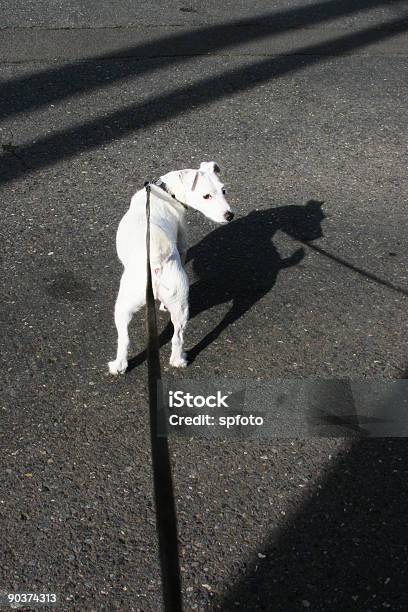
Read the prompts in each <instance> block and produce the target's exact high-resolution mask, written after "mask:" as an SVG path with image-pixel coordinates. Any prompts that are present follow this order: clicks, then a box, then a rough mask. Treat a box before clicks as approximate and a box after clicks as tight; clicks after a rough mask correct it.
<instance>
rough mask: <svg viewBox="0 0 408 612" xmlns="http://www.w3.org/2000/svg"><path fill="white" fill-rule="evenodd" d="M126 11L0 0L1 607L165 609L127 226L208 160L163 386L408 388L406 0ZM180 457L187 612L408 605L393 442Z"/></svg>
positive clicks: (402, 496)
mask: <svg viewBox="0 0 408 612" xmlns="http://www.w3.org/2000/svg"><path fill="white" fill-rule="evenodd" d="M117 4H118V6H116V3H112V2H106V1H103V2H95V1H94V0H92V1H90V2H87V3H84V2H80V1H79V0H76V1H75V2H69V3H62V2H51V0H49V1H42V2H26V1H24V2H22V1H18V2H16V1H13V2H10V1H5V0H2V1H0V14H1V15H2V23H1V28H2V31H1V35H2V36H1V42H0V51H1V54H2V55H1V57H2V62H1V65H0V77H1V82H0V84H1V91H2V94H1V97H0V119H1V124H0V136H1V145H2V152H1V166H0V188H1V206H2V214H1V220H2V229H1V256H2V257H1V259H2V283H1V294H2V295H1V297H2V299H1V319H0V321H1V338H2V342H1V345H2V346H1V349H2V350H1V360H2V366H1V368H2V369H1V403H0V407H1V426H0V427H1V432H0V433H1V442H0V444H1V446H0V449H1V452H0V462H1V469H0V479H1V488H0V520H1V533H2V535H1V538H0V549H1V562H0V592H14V591H19V592H23V591H30V592H37V593H38V592H56V593H57V594H58V596H59V603H58V606H57V609H58V610H81V611H82V610H107V611H112V610H125V611H127V610H129V611H131V610H143V611H148V612H157V611H158V610H160V609H162V603H161V588H160V573H159V567H158V558H157V544H156V532H155V515H154V507H153V500H152V475H151V466H150V447H149V435H148V420H147V414H148V409H147V378H146V363H145V355H144V352H143V351H144V348H145V341H146V339H145V335H144V323H143V314H142V313H139V314H138V315H137V316H136V317H135V319H134V322H133V324H132V349H131V355H132V358H133V359H132V361H131V369H130V371H129V372H128V373H127V374H126V375H125V376H123V377H120V378H117V379H114V378H110V377H108V376H107V361H108V360H110V359H112V358H113V357H114V353H115V341H116V336H115V329H114V324H113V317H112V313H113V305H114V300H115V297H116V291H117V288H118V281H119V277H120V272H121V267H120V264H119V262H118V261H117V259H116V254H115V244H114V243H115V232H116V228H117V224H118V222H119V220H120V218H121V217H122V215H123V214H124V212H125V211H126V209H127V207H128V204H129V200H130V197H131V195H132V194H133V193H134V191H136V190H137V189H139V188H140V187H141V186H142V185H143V182H144V181H145V180H146V179H148V178H150V177H152V176H158V175H160V174H163V173H165V172H167V171H169V170H172V169H177V168H185V167H197V166H198V165H199V163H200V162H201V161H204V160H212V159H215V160H216V161H217V162H218V164H219V165H220V166H221V169H222V176H223V180H224V181H225V184H226V187H227V189H228V193H229V199H230V202H231V205H232V207H233V209H234V211H235V213H236V220H235V221H234V222H233V223H231V224H229V225H228V226H223V227H216V226H214V225H213V224H211V223H210V222H209V221H207V220H206V219H204V218H203V217H200V216H199V215H198V214H197V213H194V212H191V213H190V214H189V217H188V228H189V234H190V243H191V246H192V248H191V251H190V254H189V263H188V270H189V275H190V278H191V285H192V289H191V310H192V319H191V321H190V323H189V327H188V332H187V348H188V349H189V353H190V361H191V364H190V365H189V367H188V368H187V369H186V370H183V371H177V370H173V369H171V368H169V366H168V358H169V343H168V339H169V328H168V320H167V316H166V314H165V313H161V314H160V317H159V319H160V328H161V329H162V330H164V332H163V336H162V341H163V347H162V351H161V355H162V371H163V377H164V378H165V379H166V380H167V381H173V382H174V383H175V384H176V383H177V381H182V380H184V379H189V380H195V381H200V380H203V381H208V380H209V379H210V380H211V379H216V378H218V379H225V380H228V379H234V380H239V379H241V378H242V379H252V380H256V381H263V380H265V381H267V380H270V379H274V378H278V377H284V378H290V379H304V378H323V379H327V378H353V379H369V380H370V379H373V380H374V379H376V380H381V379H387V380H392V379H398V378H406V377H407V367H408V354H407V306H408V299H407V296H408V265H407V263H408V260H407V102H408V100H407V97H408V96H407V93H408V91H407V90H408V79H407V63H408V60H407V51H408V45H407V43H408V37H407V34H406V32H407V31H408V3H407V2H406V1H399V2H397V1H395V2H390V1H388V2H385V1H373V2H368V1H363V0H353V2H351V1H341V0H327V1H326V2H318V3H313V2H299V3H295V2H288V1H287V0H286V1H277V2H274V3H268V2H265V1H264V0H257V1H256V2H252V3H243V2H227V3H223V4H220V3H219V2H217V3H216V2H212V1H211V2H207V3H205V4H204V5H203V4H202V3H198V2H196V1H193V0H191V1H189V2H177V3H175V4H174V5H173V6H169V3H166V2H152V3H148V4H146V3H141V2H129V1H128V2H122V3H117ZM119 4H120V6H119ZM386 407H387V399H386V398H385V400H384V410H386ZM170 446H171V455H172V460H173V470H174V483H175V489H176V503H177V512H178V520H179V538H180V555H181V570H182V579H183V597H184V604H185V609H186V610H245V611H255V610H268V611H271V612H275V611H282V612H291V611H297V610H304V609H308V608H309V609H310V610H318V611H325V612H326V611H332V610H333V611H339V610H352V611H356V612H357V611H358V612H359V611H364V612H369V611H374V610H384V609H389V610H401V611H402V610H404V611H406V610H407V609H408V592H407V583H408V580H407V578H408V576H407V574H408V572H407V555H408V541H407V518H406V517H407V515H408V497H407V493H408V491H407V482H408V479H407V462H408V445H407V443H406V440H405V439H404V438H402V439H392V438H389V439H372V440H370V439H366V440H360V439H346V438H318V437H317V438H312V439H297V438H294V439H271V440H258V441H256V440H253V439H251V440H247V441H245V440H242V439H234V438H231V437H229V438H228V440H225V441H224V440H222V439H214V440H203V439H199V438H192V439H190V438H171V441H170ZM26 609H34V608H26Z"/></svg>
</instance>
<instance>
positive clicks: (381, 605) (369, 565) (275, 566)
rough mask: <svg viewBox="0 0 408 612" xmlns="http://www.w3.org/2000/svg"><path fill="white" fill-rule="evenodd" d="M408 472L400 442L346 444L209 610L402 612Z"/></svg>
mask: <svg viewBox="0 0 408 612" xmlns="http://www.w3.org/2000/svg"><path fill="white" fill-rule="evenodd" d="M392 400H393V398H392V397H390V398H389V401H387V398H385V399H384V401H383V403H382V408H381V410H380V412H379V414H378V415H377V416H378V418H380V419H382V418H385V419H387V418H388V417H390V416H392V415H390V414H389V406H390V405H391V404H392ZM327 408H330V407H328V406H325V405H322V409H323V410H326V409H327ZM407 465H408V444H407V440H406V439H405V438H398V439H396V438H383V439H381V438H377V439H371V440H370V439H360V440H359V441H355V442H353V443H352V445H351V447H350V449H348V450H344V451H342V452H341V454H340V455H339V457H338V458H337V460H336V461H335V462H334V466H333V467H332V468H330V469H329V470H328V473H327V474H326V476H325V478H324V479H322V480H321V481H320V482H319V485H320V486H319V488H316V487H314V488H313V490H312V491H311V492H310V494H307V493H306V494H305V498H304V506H303V507H302V508H301V509H300V510H299V511H298V512H297V513H296V514H295V515H294V516H293V517H291V518H290V519H289V520H288V524H287V525H286V526H285V527H283V528H282V530H281V531H280V532H278V533H276V535H275V536H274V537H270V536H269V534H265V536H266V539H265V543H264V545H263V546H262V548H261V549H260V552H261V553H262V554H263V555H265V556H264V557H262V559H259V558H258V559H256V560H254V561H252V562H251V563H250V567H249V568H248V571H247V572H246V573H245V575H244V576H242V578H241V579H240V580H239V582H238V583H236V584H234V585H233V587H232V588H231V590H230V591H229V592H228V593H227V594H226V595H225V596H224V598H223V599H221V598H219V599H218V601H217V602H216V605H214V609H220V610H223V611H225V612H229V611H233V610H234V611H237V610H241V611H248V610H251V611H252V610H253V611H254V612H255V611H257V610H268V611H270V612H292V611H293V612H294V611H299V610H303V609H305V608H310V610H319V611H320V610H321V611H324V612H338V611H339V610H352V611H354V612H360V611H361V612H368V611H369V610H371V611H373V612H374V610H384V609H389V610H393V611H396V610H399V611H402V610H407V609H408V589H407V584H408V555H407V549H408V544H407V542H408V539H407V535H408V533H407V527H406V522H407V519H406V517H407V513H408V495H407V493H408V491H407ZM217 605H218V606H219V607H217Z"/></svg>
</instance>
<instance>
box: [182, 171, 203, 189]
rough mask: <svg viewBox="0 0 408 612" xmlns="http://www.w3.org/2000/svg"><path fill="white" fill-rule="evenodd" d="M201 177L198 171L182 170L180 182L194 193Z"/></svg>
mask: <svg viewBox="0 0 408 612" xmlns="http://www.w3.org/2000/svg"><path fill="white" fill-rule="evenodd" d="M199 175H200V173H199V171H198V170H180V173H179V176H180V180H181V182H182V183H183V185H184V187H185V188H186V189H187V190H188V191H194V189H195V188H196V186H197V181H198V178H199Z"/></svg>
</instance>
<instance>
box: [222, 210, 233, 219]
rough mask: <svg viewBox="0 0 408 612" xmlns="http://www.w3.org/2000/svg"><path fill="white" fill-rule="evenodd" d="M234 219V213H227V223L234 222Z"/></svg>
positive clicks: (225, 216) (225, 217)
mask: <svg viewBox="0 0 408 612" xmlns="http://www.w3.org/2000/svg"><path fill="white" fill-rule="evenodd" d="M233 218H234V213H232V212H230V211H228V212H226V213H225V215H224V219H225V220H226V221H232V220H233Z"/></svg>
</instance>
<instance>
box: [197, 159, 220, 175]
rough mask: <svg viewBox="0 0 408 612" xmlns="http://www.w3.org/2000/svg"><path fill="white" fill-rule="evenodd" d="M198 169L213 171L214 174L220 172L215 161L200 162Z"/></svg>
mask: <svg viewBox="0 0 408 612" xmlns="http://www.w3.org/2000/svg"><path fill="white" fill-rule="evenodd" d="M200 170H203V171H204V172H215V174H220V172H221V169H220V167H219V165H218V164H217V162H215V161H210V162H202V163H201V164H200Z"/></svg>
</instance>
